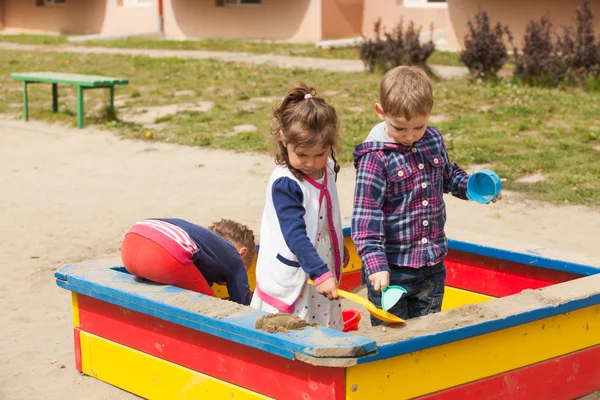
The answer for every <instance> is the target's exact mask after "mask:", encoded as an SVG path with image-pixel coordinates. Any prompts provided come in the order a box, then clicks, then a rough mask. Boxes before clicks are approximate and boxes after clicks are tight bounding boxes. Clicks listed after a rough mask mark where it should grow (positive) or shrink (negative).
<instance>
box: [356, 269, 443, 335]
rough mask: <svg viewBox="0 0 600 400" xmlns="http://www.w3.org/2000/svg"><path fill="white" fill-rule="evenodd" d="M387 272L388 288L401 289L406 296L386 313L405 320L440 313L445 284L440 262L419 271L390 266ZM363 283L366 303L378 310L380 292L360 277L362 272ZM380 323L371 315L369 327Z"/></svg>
mask: <svg viewBox="0 0 600 400" xmlns="http://www.w3.org/2000/svg"><path fill="white" fill-rule="evenodd" d="M390 270H391V271H390V285H399V286H402V287H403V288H404V289H406V291H407V293H406V294H404V295H403V296H402V298H401V299H400V300H399V301H398V303H396V304H395V305H394V306H393V307H392V308H390V309H389V310H388V312H390V313H392V314H394V315H397V316H398V317H400V318H402V319H404V320H406V319H410V318H416V317H421V316H423V315H427V314H432V313H437V312H440V311H441V309H442V300H443V298H444V287H445V283H444V282H445V281H446V266H445V265H444V262H443V261H442V262H441V263H439V264H436V265H433V266H431V267H429V266H425V267H421V268H408V267H393V266H390ZM363 280H364V281H365V283H366V285H367V288H368V291H369V300H370V301H371V302H372V303H373V304H375V306H377V307H378V308H381V291H379V292H376V291H375V290H373V287H372V286H371V283H370V282H369V278H368V277H367V276H364V270H363ZM382 323H383V322H382V321H380V320H378V319H376V318H374V317H373V316H371V325H373V326H376V325H381V324H382Z"/></svg>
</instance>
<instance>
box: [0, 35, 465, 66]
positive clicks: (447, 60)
mask: <svg viewBox="0 0 600 400" xmlns="http://www.w3.org/2000/svg"><path fill="white" fill-rule="evenodd" d="M0 42H12V43H19V44H52V45H60V44H68V45H75V46H88V47H95V46H99V47H113V48H124V49H163V50H210V51H236V52H247V53H254V54H277V55H285V56H292V57H317V58H331V59H343V60H358V59H359V58H360V57H359V51H358V47H344V48H330V49H319V48H317V47H315V45H314V44H311V43H281V42H268V41H248V40H227V39H203V40H159V39H152V38H127V39H118V40H97V41H87V42H81V43H80V42H75V43H69V42H68V41H67V36H65V35H58V36H47V35H0ZM429 64H432V65H434V64H439V65H463V64H462V63H461V62H460V61H459V60H458V53H454V52H450V51H436V52H435V53H433V54H432V55H431V58H430V59H429Z"/></svg>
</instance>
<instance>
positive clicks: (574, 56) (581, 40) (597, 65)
mask: <svg viewBox="0 0 600 400" xmlns="http://www.w3.org/2000/svg"><path fill="white" fill-rule="evenodd" d="M563 32H564V33H563V38H562V39H561V40H559V42H558V47H559V51H560V52H561V53H562V55H563V57H564V58H565V62H566V63H567V65H568V66H569V67H570V78H571V79H576V80H579V81H584V80H586V79H587V78H588V77H598V76H599V75H600V43H599V42H597V41H596V36H595V34H594V19H593V15H592V9H591V7H590V1H589V0H584V2H583V4H581V5H580V6H578V7H577V8H576V10H575V29H573V27H565V28H564V29H563Z"/></svg>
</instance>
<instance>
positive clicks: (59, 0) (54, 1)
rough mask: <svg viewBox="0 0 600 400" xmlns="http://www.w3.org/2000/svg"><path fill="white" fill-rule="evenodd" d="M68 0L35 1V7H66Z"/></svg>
mask: <svg viewBox="0 0 600 400" xmlns="http://www.w3.org/2000/svg"><path fill="white" fill-rule="evenodd" d="M66 3H67V0H35V5H36V6H38V7H54V6H64V5H65V4H66Z"/></svg>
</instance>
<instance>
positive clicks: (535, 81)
mask: <svg viewBox="0 0 600 400" xmlns="http://www.w3.org/2000/svg"><path fill="white" fill-rule="evenodd" d="M553 36H554V33H553V29H552V23H551V22H550V20H548V18H546V17H543V18H542V19H540V21H539V22H536V21H531V22H529V24H527V29H526V31H525V37H524V39H523V49H522V51H521V54H519V53H518V52H517V50H516V49H515V65H516V68H515V73H514V75H515V76H516V77H518V78H519V79H521V80H522V81H523V82H524V83H527V84H529V85H539V86H557V85H559V84H560V83H561V82H562V81H563V80H564V79H565V77H566V76H567V72H568V65H567V64H566V62H565V59H564V57H563V55H562V54H561V52H560V51H559V47H560V46H559V45H556V46H555V43H556V42H558V43H560V40H556V39H555V38H554V37H553Z"/></svg>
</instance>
